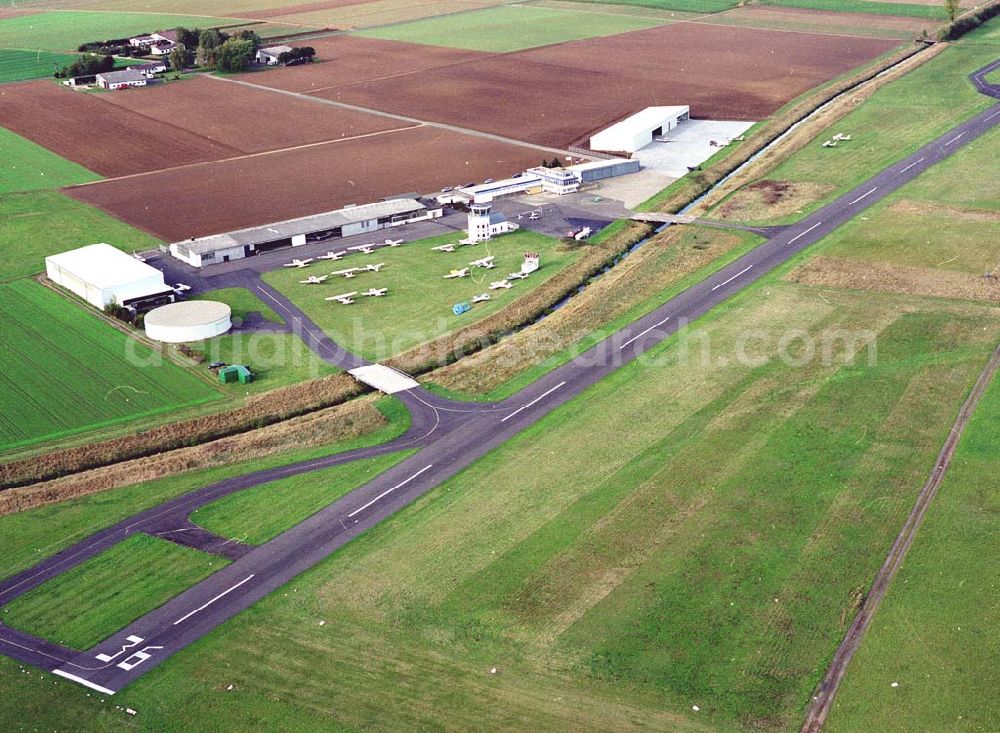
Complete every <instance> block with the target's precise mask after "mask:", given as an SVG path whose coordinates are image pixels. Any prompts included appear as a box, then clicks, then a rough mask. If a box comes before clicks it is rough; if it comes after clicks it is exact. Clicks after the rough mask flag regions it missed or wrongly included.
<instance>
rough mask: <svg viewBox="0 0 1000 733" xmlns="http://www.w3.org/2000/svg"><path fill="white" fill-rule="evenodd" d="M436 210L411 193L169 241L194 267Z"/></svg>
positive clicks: (376, 226) (381, 225) (423, 216)
mask: <svg viewBox="0 0 1000 733" xmlns="http://www.w3.org/2000/svg"><path fill="white" fill-rule="evenodd" d="M441 215H442V210H441V208H440V207H434V208H429V207H427V206H425V205H424V204H422V203H421V202H419V201H417V200H416V199H414V198H398V199H387V200H385V201H378V202H376V203H373V204H362V205H360V206H348V207H345V208H343V209H338V210H336V211H329V212H327V213H325V214H315V215H313V216H304V217H301V218H299V219H290V220H288V221H281V222H277V223H275V224H268V225H266V226H260V227H252V228H249V229H240V230H238V231H235V232H226V233H225V234H214V235H212V236H208V237H200V238H198V239H188V240H186V241H183V242H175V243H174V244H171V245H170V254H172V255H173V256H174V257H176V258H177V259H179V260H183V261H184V262H187V263H188V264H189V265H192V266H194V267H204V266H205V265H214V264H217V263H219V262H229V261H230V260H239V259H242V258H244V257H250V256H251V255H255V254H260V253H261V252H268V251H270V250H272V249H279V248H281V247H298V246H300V245H303V244H308V243H310V242H325V241H328V240H331V239H339V238H341V237H351V236H354V235H356V234H368V233H371V232H376V231H378V230H380V229H388V228H389V227H394V226H398V225H400V224H409V223H411V222H415V221H424V220H426V219H437V218H439V217H440V216H441Z"/></svg>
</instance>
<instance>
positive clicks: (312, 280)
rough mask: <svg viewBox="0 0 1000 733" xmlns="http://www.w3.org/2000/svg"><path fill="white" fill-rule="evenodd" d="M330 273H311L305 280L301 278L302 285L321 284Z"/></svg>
mask: <svg viewBox="0 0 1000 733" xmlns="http://www.w3.org/2000/svg"><path fill="white" fill-rule="evenodd" d="M328 277H330V276H329V275H310V276H309V277H307V278H306V279H305V280H299V282H300V283H301V284H302V285H319V284H320V283H321V282H323V281H324V280H326V279H327V278H328Z"/></svg>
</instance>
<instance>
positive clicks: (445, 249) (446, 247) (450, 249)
mask: <svg viewBox="0 0 1000 733" xmlns="http://www.w3.org/2000/svg"><path fill="white" fill-rule="evenodd" d="M431 249H436V250H437V251H438V252H454V251H455V245H454V244H442V245H440V246H439V247H431Z"/></svg>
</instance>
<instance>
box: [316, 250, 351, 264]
mask: <svg viewBox="0 0 1000 733" xmlns="http://www.w3.org/2000/svg"><path fill="white" fill-rule="evenodd" d="M346 254H347V253H346V252H327V253H326V254H325V255H320V256H319V257H317V258H316V259H319V260H332V261H333V262H336V261H337V260H339V259H341V258H343V256H344V255H346Z"/></svg>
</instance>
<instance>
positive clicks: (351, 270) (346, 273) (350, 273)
mask: <svg viewBox="0 0 1000 733" xmlns="http://www.w3.org/2000/svg"><path fill="white" fill-rule="evenodd" d="M359 272H364V268H362V267H348V268H347V269H346V270H334V271H333V272H331V273H330V274H331V275H341V276H343V277H354V276H355V275H357V274H358V273H359Z"/></svg>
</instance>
